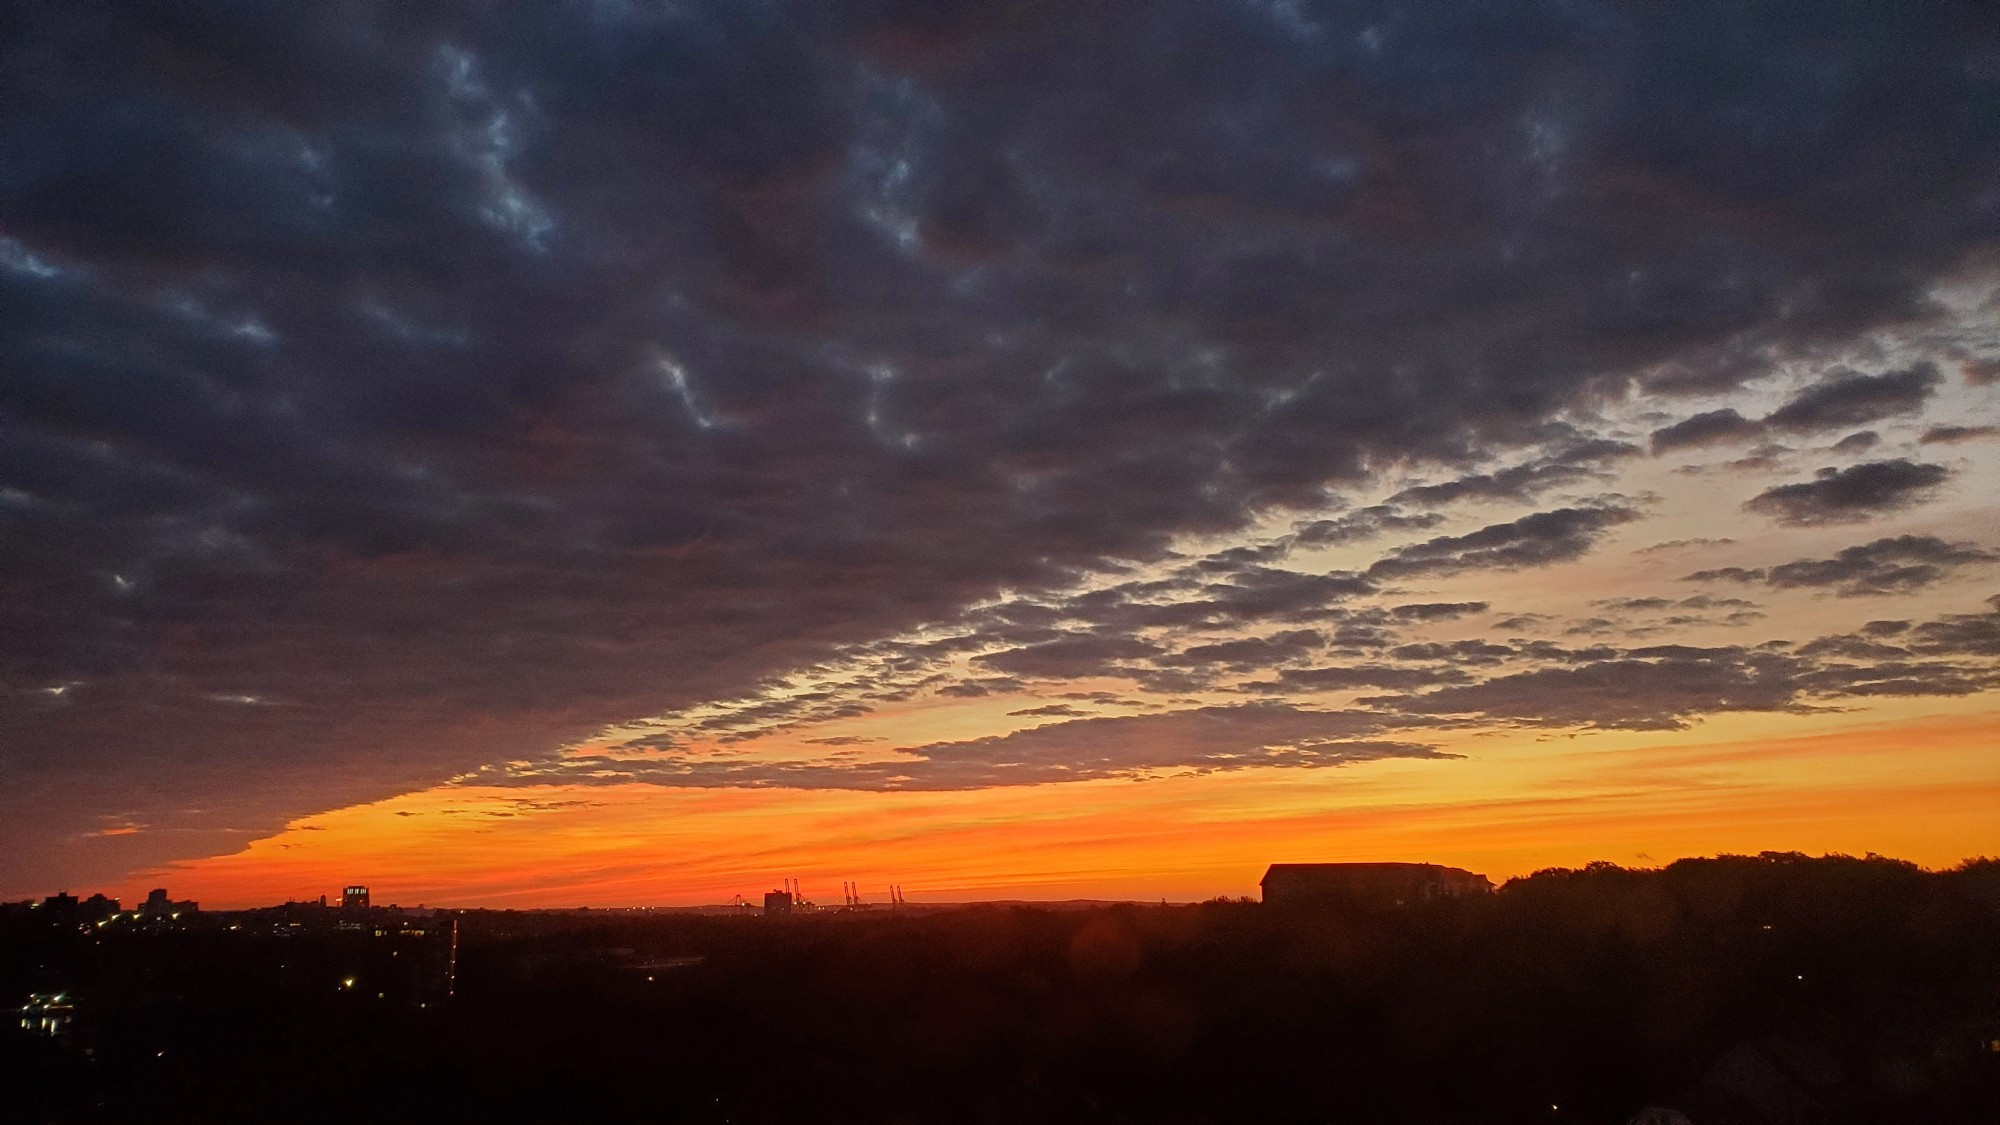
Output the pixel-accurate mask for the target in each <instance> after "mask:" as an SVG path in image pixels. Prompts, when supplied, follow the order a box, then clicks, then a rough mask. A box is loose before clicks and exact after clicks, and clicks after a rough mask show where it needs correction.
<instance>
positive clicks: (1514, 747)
mask: <svg viewBox="0 0 2000 1125" xmlns="http://www.w3.org/2000/svg"><path fill="white" fill-rule="evenodd" d="M0 310H4V311H0V898H21V897H28V896H39V895H43V894H47V893H51V892H53V891H55V890H57V889H59V888H68V889H70V890H72V891H76V892H81V893H88V892H89V891H92V890H103V891H105V892H107V893H111V894H115V895H119V896H121V897H123V898H125V899H126V900H127V901H128V902H129V901H132V900H134V899H136V898H140V897H143V895H144V893H145V891H146V889H147V888H149V887H152V886H161V885H163V886H166V887H168V888H170V889H171V891H172V892H173V894H174V896H175V897H177V898H195V899H199V900H200V901H201V902H202V903H203V905H204V906H212V907H227V906H243V905H255V904H261V903H268V902H276V901H283V900H285V899H287V898H300V897H307V896H311V897H317V896H318V895H321V894H328V893H336V894H337V892H338V889H339V887H340V886H341V885H342V884H344V883H349V882H359V883H366V884H369V885H370V886H372V887H373V888H374V891H375V898H376V901H377V902H381V903H387V902H398V903H401V904H403V905H412V904H416V903H420V902H421V903H426V904H429V905H456V906H473V905H492V906H569V905H647V904H659V905H669V904H697V903H717V902H726V901H729V899H730V898H731V896H733V895H742V896H744V897H746V898H749V897H752V896H754V895H757V894H760V893H761V892H763V891H765V890H767V889H770V888H771V887H775V886H777V885H778V882H779V880H780V879H783V878H792V877H796V878H799V879H801V880H803V883H804V887H805V890H806V892H807V893H808V894H810V895H813V896H815V897H817V898H819V899H820V900H821V901H826V900H833V899H836V898H837V896H838V895H839V893H840V891H839V884H840V883H841V882H843V881H849V880H852V881H857V882H859V884H860V885H861V889H862V891H863V893H864V895H865V896H866V897H869V898H874V899H881V898H883V897H886V890H887V888H888V886H889V885H891V884H899V885H901V886H902V887H903V888H904V890H905V893H906V894H907V896H908V897H909V898H910V900H912V901H923V900H926V899H928V900H963V899H974V898H1037V899H1052V898H1081V897H1089V898H1127V897H1132V898H1145V899H1159V898H1169V899H1177V900H1179V899H1200V898H1206V897H1210V896H1213V895H1232V896H1234V895H1246V894H1255V893H1256V881H1257V879H1258V877H1259V875H1261V873H1262V871H1263V868H1264V867H1265V866H1266V865H1267V864H1269V863H1272V862H1298V861H1315V860H1326V861H1332V860H1378V859H1404V860H1424V861H1434V862H1443V863H1449V864H1454V865H1459V866H1464V867H1469V868H1472V869H1474V870H1477V871H1482V872H1485V873H1487V874H1489V875H1491V876H1493V877H1494V878H1495V879H1496V880H1497V879H1501V878H1504V877H1507V876H1511V875H1519V874H1525V873H1527V872H1530V871H1533V870H1536V869H1538V868H1541V867H1547V866H1553V865H1578V864H1582V863H1584V862H1588V861H1590V860H1596V859H1606V860H1612V861H1615V862H1619V863H1624V864H1640V865H1644V864H1655V863H1664V862H1667V861H1670V860H1672V859H1674V858H1677V857H1680V856H1687V855H1699V854H1714V853H1716V852H1725V851H1728V852H1754V851H1760V850H1766V849H1781V850H1790V849H1797V850H1804V851H1809V852H1814V853H1818V852H1826V851H1839V852H1849V853H1854V854H1860V853H1863V852H1870V851H1873V852H1880V853H1884V854H1889V855H1895V856H1898V857H1902V858H1907V859H1911V860H1915V861H1917V862H1920V863H1923V864H1926V865H1931V866H1945V865H1950V864H1953V863H1956V862H1957V861H1959V860H1961V859H1963V858H1966V857H1969V856H1975V855H1980V854H1995V853H2000V504H1996V497H2000V21H1996V20H1995V19H1994V18H1993V12H1992V9H1991V7H1990V6H1988V5H1984V4H1979V3H1973V2H1969V0H1968V2H1964V3H1955V2H1944V0H1939V2H1925V0H1920V2H1916V3H1911V4H1858V3H1857V4H1840V3H1826V2H1824V0H1821V2H1817V3H1812V4H1797V5H1790V4H1781V3H1771V4H1759V5H1755V6H1754V7H1745V6H1740V5H1732V4H1721V3H1714V4H1710V3H1705V2H1687V3H1674V4H1637V3H1612V2H1600V3H1572V2H1562V3H1557V2H1550V3H1517V4H1492V5H1488V4H1466V3H1456V2H1454V3H1438V4H1400V3H1358V4H1357V3H1340V4H1333V3H1324V4H1322V3H1314V2H1311V0H1160V2H1158V3H1151V2H1149V3H1144V4H1132V3H1110V2H1105V3H1096V2H1082V3H1075V2H1048V3H1035V2H1027V0H1021V2H984V3H962V4H953V3H929V4H916V3H910V4H900V3H868V4H841V5H828V4H822V3H781V2H777V0H743V2H740V3H655V4H649V3H642V2H639V0H632V2H617V0H600V2H596V3H572V4H537V5H485V4H464V5H421V6H418V5H383V6H380V7H368V6H360V5H335V4H327V5H271V4H249V3H244V4H229V3H219V4H210V5H203V6H194V5H181V4H170V5H169V4H162V5H129V6H116V7H114V6H106V5H55V4H45V5H27V6H21V7H19V8H18V9H17V10H15V11H14V12H12V13H11V14H10V18H9V19H7V20H6V21H0Z"/></svg>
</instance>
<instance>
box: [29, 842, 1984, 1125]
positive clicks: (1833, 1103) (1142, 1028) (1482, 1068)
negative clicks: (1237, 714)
mask: <svg viewBox="0 0 2000 1125" xmlns="http://www.w3.org/2000/svg"><path fill="white" fill-rule="evenodd" d="M311 913H312V912H311V911H310V910H308V911H306V914H305V915H303V916H302V915H301V914H299V913H298V912H297V911H294V912H292V913H291V914H286V913H285V912H283V911H282V910H280V911H271V912H263V913H249V912H244V913H236V914H215V913H206V914H198V915H197V914H193V913H190V914H189V915H187V916H185V917H182V918H178V919H159V920H150V919H149V920H148V921H147V922H146V923H145V924H139V923H137V922H136V920H133V919H130V918H127V919H124V920H119V921H114V922H113V923H111V924H107V925H105V926H96V925H94V924H88V925H85V926H78V925H75V924H66V925H51V924H50V922H49V920H48V919H47V918H45V917H40V916H39V915H41V914H42V911H40V910H39V909H17V910H14V911H12V912H11V913H10V914H9V915H8V917H7V921H6V923H5V926H6V929H5V931H4V943H5V944H4V955H0V987H4V988H5V989H6V992H7V994H8V995H10V996H20V997H24V998H26V997H31V996H39V997H42V998H44V999H43V1001H42V1002H43V1003H44V1004H46V1002H47V998H49V997H51V996H52V995H56V994H60V995H61V996H62V997H63V1001H62V1003H61V1004H60V1005H57V1008H58V1009H60V1010H59V1011H58V1012H57V1015H58V1017H59V1026H58V1025H56V1024H50V1025H43V1024H39V1023H35V1021H33V1020H26V1021H25V1022H28V1023H31V1024H34V1026H22V1027H17V1026H15V1021H12V1020H9V1021H8V1026H7V1027H6V1028H5V1030H4V1038H0V1090H3V1091H4V1092H5V1097H6V1100H7V1103H8V1104H7V1106H6V1108H5V1110H4V1113H0V1116H4V1117H5V1118H6V1119H7V1120H18V1121H42V1120H46V1121H71V1120H78V1121H93V1120H119V1121H131V1120H152V1121H158V1120H170V1121H211V1120H214V1121H227V1120H254V1121H276V1120H284V1121H332V1120H339V1121H357V1120H362V1121H381V1120H430V1121H458V1120H480V1121H578V1120H612V1119H633V1120H657V1121H835V1122H839V1121H856V1122H876V1121H884V1122H895V1121H911V1122H918V1121H926V1122H927V1121H938V1122H947V1121H949V1122H960V1121H1008V1122H1011V1121H1072V1120H1074V1121H1144V1122H1175V1121H1270V1122H1293V1121H1296V1122H1326V1121H1334V1122H1516V1121H1519V1122H1526V1121H1536V1122H1547V1121H1579V1122H1611V1123H1624V1122H1628V1121H1642V1122H1647V1123H1649V1125H1651V1123H1667V1122H1678V1121H1681V1120H1683V1119H1684V1120H1686V1121H1689V1122H1692V1123H1693V1125H1730V1123H1753V1122H1754V1123H1762V1122H1787V1123H1792V1122H1796V1123H1820V1122H1824V1123H1836V1122H1940V1123H1956V1122H1965V1123H1968V1125H1970V1123H1979V1125H1991V1123H1992V1122H1994V1121H2000V863H1995V862H1993V861H1979V862H1972V863H1968V864H1965V865H1963V866H1962V867H1960V868H1958V869H1955V870H1952V871H1947V872H1940V873H1931V872H1925V871H1922V870H1920V869H1918V868H1915V867H1913V866H1910V865H1907V864H1903V863H1899V862H1895V861H1891V860H1885V859H1876V858H1872V857H1871V858H1869V859H1845V858H1828V859H1808V858H1805V857H1802V856H1795V855H1772V854H1767V855H1765V856H1761V857H1743V858H1730V857H1726V858H1722V859H1713V860H1689V861H1682V862H1679V863H1675V864H1673V865H1671V866H1669V867H1667V868H1665V869H1663V870H1658V871H1627V870H1622V869H1619V868H1616V867H1612V866H1609V865H1593V866H1592V867H1590V868H1588V869H1585V870H1582V871H1547V872H1542V873H1540V874H1537V875H1535V876H1533V877H1531V878H1527V879H1520V880H1515V881H1513V882H1511V883H1509V884H1507V885H1506V886H1505V887H1503V888H1502V889H1501V890H1500V891H1499V893H1497V894H1493V895H1487V896H1477V897H1469V898H1463V899H1457V900H1447V901H1439V902H1431V903H1418V904H1412V905H1407V906H1384V905H1381V904H1374V905H1370V904H1362V903H1353V904H1347V905H1344V906H1342V905H1334V904H1327V905H1323V906H1320V907H1316V908H1310V909H1294V910H1287V909H1283V908H1279V907H1274V906H1266V905H1263V904H1259V903H1251V902H1234V901H1215V902H1209V903H1204V904H1201V905H1194V906H1165V907H1162V906H1113V907H1097V908H1089V909H1075V910H1050V909H1033V908H1021V907H968V908H963V909H957V910H948V911H936V912H929V913H925V912H921V911H919V910H916V909H910V910H903V911H897V912H891V911H888V910H886V909H881V910H876V911H853V912H825V913H819V914H813V915H803V916H794V917H790V918H762V917H728V916H704V915H697V914H674V913H664V912H662V913H650V912H613V911H584V912H561V913H557V912H520V913H516V912H490V911H467V912H461V913H452V914H445V913H434V914H429V915H424V916H401V915H395V914H392V913H390V912H386V911H382V910H373V911H370V912H368V914H367V916H366V917H365V918H364V920H363V921H362V922H361V923H358V924H357V923H356V922H355V920H354V918H353V916H352V915H346V916H343V917H345V918H346V924H345V925H340V924H334V923H329V924H325V925H320V924H316V923H315V922H314V921H313V919H312V918H311V917H310V915H311ZM337 915H339V912H338V911H337V910H336V911H330V912H328V914H327V918H329V919H331V918H333V917H335V916H337ZM301 917H304V920H303V921H300V918H301ZM86 930H87V931H89V932H86ZM454 939H455V948H454ZM52 990H58V991H52ZM42 1014H46V1013H42ZM37 1018H38V1019H39V1018H40V1014H38V1015H37ZM50 1032H53V1033H50ZM1676 1113H1677V1114H1679V1115H1681V1116H1679V1117H1676V1116H1674V1114H1676Z"/></svg>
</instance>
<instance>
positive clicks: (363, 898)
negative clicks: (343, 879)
mask: <svg viewBox="0 0 2000 1125" xmlns="http://www.w3.org/2000/svg"><path fill="white" fill-rule="evenodd" d="M340 908H341V909H342V910H366V909H368V888H367V887H363V886H351V887H345V888H342V889H341V892H340Z"/></svg>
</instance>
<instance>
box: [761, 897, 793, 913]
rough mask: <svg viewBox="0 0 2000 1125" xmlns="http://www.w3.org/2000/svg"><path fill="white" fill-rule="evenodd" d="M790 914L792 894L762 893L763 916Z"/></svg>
mask: <svg viewBox="0 0 2000 1125" xmlns="http://www.w3.org/2000/svg"><path fill="white" fill-rule="evenodd" d="M791 912H792V892H790V891H766V892H764V914H765V915H766V916H767V917H768V916H770V915H772V914H790V913H791Z"/></svg>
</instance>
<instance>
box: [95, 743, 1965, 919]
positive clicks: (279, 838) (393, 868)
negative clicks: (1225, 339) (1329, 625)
mask: <svg viewBox="0 0 2000 1125" xmlns="http://www.w3.org/2000/svg"><path fill="white" fill-rule="evenodd" d="M1854 718H1855V716H1853V715H1845V716H1831V715H1829V716H1769V715H1745V716H1728V717H1723V718H1718V719H1715V720H1711V721H1710V722H1709V723H1708V724H1706V726H1705V727H1704V728H1703V729H1702V730H1701V731H1700V732H1698V733H1697V734H1696V735H1693V736H1691V735H1689V734H1688V733H1686V732H1676V733H1645V734H1627V733H1622V732H1603V733H1597V734H1592V735H1588V736H1582V737H1579V738H1575V739H1570V738H1567V737H1560V736H1558V737H1554V738H1551V737H1549V736H1547V735H1546V733H1540V732H1511V733H1509V734H1507V735H1504V736H1501V737H1489V738H1467V739H1464V740H1462V741H1461V742H1460V743H1459V744H1458V745H1455V746H1452V747H1450V748H1451V749H1453V750H1454V751H1455V752H1458V753H1461V754H1464V755H1465V757H1464V758H1463V759H1461V760H1448V761H1426V760H1387V761H1378V762H1370V763H1364V764H1358V765H1351V766H1347V767H1343V768H1339V769H1331V770H1312V771H1306V770H1282V769H1257V770H1244V771H1240V772H1232V773H1212V774H1203V775H1180V776H1173V777H1166V778H1160V779H1154V780H1148V781H1144V782H1135V781H1094V782H1080V783H1072V784H1063V785H1046V786H1036V787H1017V788H1003V789H988V790H978V791H970V792H941V793H880V792H856V791H846V790H817V791H805V790H785V789H706V790H703V789H669V788H661V787H657V786H652V785H643V784H629V783H628V784H620V785H609V786H601V787H593V786H575V785H569V786H540V787H531V788H518V787H497V786H469V785H457V786H441V787H437V788H433V789H429V790H424V791H420V792H416V793H410V794H406V795H403V796H399V797H395V798H392V799H389V800H385V801H378V802H374V803H372V804H366V805H359V806H355V807H352V808H346V809H340V810H336V811H332V812H328V813H324V814H321V815H317V816H313V817H308V818H305V819H304V820H301V821H298V822H294V823H293V824H291V825H289V826H287V828H286V829H285V830H284V831H283V832H280V833H279V834H277V835H275V836H272V837H269V838H266V839H262V840H258V841H256V842H254V843H252V844H250V845H249V846H248V847H246V848H245V849H243V850H242V851H240V852H237V853H235V854H232V855H226V856H217V857H213V858H209V859H202V860H191V861H186V862H182V863H177V864H173V865H169V866H167V867H164V868H159V869H155V870H152V871H148V872H142V873H139V874H138V875H135V876H134V882H135V883H142V882H143V884H144V885H145V886H154V885H162V884H164V885H167V886H169V887H172V888H174V893H175V894H176V895H179V896H185V897H190V898H195V899H199V900H200V901H201V902H202V903H203V904H204V905H205V906H209V907H211V908H226V907H233V906H253V905H263V904H268V903H273V902H280V901H284V900H285V899H287V898H307V897H313V898H316V897H317V896H318V895H320V894H326V893H331V892H333V891H335V890H336V889H337V888H338V887H340V886H341V885H343V884H345V883H349V882H359V883H365V884H369V885H371V886H372V887H373V888H374V891H375V898H376V900H377V901H378V902H381V903H388V902H397V903H400V904H403V905H416V904H418V903H424V904H428V905H432V906H497V907H510V906H511V907H542V906H550V907H553V906H581V905H591V906H611V905H693V904H701V903H721V902H727V901H729V900H730V898H731V896H732V895H738V894H740V895H742V896H743V897H744V898H745V899H752V898H753V897H754V896H756V895H758V894H761V892H763V891H764V890H767V889H769V888H770V887H773V886H776V885H778V881H779V880H780V879H781V878H784V877H799V878H802V879H803V880H804V882H805V886H806V890H807V892H808V893H809V894H817V895H818V896H819V897H820V898H822V899H831V898H833V896H834V895H835V894H836V893H837V892H836V888H837V887H838V886H839V884H840V883H841V882H842V881H847V880H854V881H858V882H859V883H860V884H861V886H862V888H863V891H864V893H866V894H869V895H870V896H871V897H875V898H880V897H882V893H883V888H886V887H887V886H888V885H889V884H890V883H896V884H900V885H902V886H903V887H904V888H905V889H906V890H907V892H908V894H909V895H910V897H911V899H912V900H913V901H924V900H931V901H939V900H963V899H974V898H1027V899H1059V898H1085V897H1087V898H1121V899H1123V898H1134V899H1157V898H1162V897H1164V898H1168V899H1174V900H1190V899H1201V898H1208V897H1212V896H1215V895H1230V896H1236V895H1253V896H1254V895H1255V894H1256V880H1257V879H1258V877H1259V876H1260V875H1261V874H1262V872H1263V868H1264V866H1265V865H1266V864H1268V863H1271V862H1279V861H1301V860H1369V859H1418V860H1429V861H1435V862H1442V863H1449V864H1453V865H1457V866H1463V867H1468V868H1471V869H1473V870H1476V871H1482V872H1485V873H1487V874H1489V875H1491V876H1493V877H1494V878H1495V879H1496V880H1500V879H1504V878H1507V877H1510V876H1515V875H1521V874H1526V873H1528V872H1530V871H1533V870H1536V869H1539V868H1542V867H1548V866H1574V865H1579V864H1582V863H1584V862H1588V861H1590V860H1594V859H1607V860H1611V861H1614V862H1619V863H1624V864H1628V865H1641V866H1645V865H1653V864H1658V863H1665V862H1668V861H1670V860H1672V859H1675V858H1678V857H1681V856H1687V855H1703V854H1715V853H1718V852H1756V851H1762V850H1767V849H1768V850H1799V851H1806V852H1814V853H1817V852H1848V853H1854V854H1858V853H1860V852H1864V851H1877V852H1881V853H1883V854H1887V855H1893V856H1897V857H1899V858H1905V859H1911V860H1914V861H1916V862H1919V863H1922V864H1925V865H1927V866H1933V867H1936V866H1948V865H1950V864H1952V863H1955V862H1957V861H1959V860H1960V859H1963V858H1966V857H1968V856H1971V855H1975V854H1979V853H1981V852H1982V851H1985V850H1990V849H1991V841H1993V840H1994V839H1996V838H2000V837H1997V836H1996V833H1995V829H1996V828H2000V812H1996V810H2000V753H1996V752H1995V751H1996V750H2000V713H1996V712H1993V711H1987V710H1975V709H1973V708H1972V707H1971V706H1970V705H1967V706H1966V707H1965V708H1964V710H1963V711H1961V712H1960V713H1956V714H1953V713H1946V714H1935V713H1933V714H1930V715H1923V716H1901V715H1898V716H1895V717H1894V718H1892V719H1888V721H1878V722H1873V723H1868V724H1865V725H1853V719H1854Z"/></svg>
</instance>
